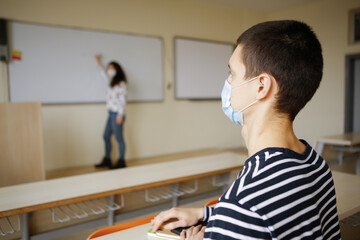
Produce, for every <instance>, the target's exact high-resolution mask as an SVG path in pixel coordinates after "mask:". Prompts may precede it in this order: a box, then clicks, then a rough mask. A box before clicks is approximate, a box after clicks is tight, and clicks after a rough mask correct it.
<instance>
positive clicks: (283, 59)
mask: <svg viewBox="0 0 360 240" xmlns="http://www.w3.org/2000/svg"><path fill="white" fill-rule="evenodd" d="M237 43H238V44H239V45H241V46H242V56H240V57H241V58H242V62H243V64H244V65H245V67H246V72H245V79H247V78H251V77H255V76H257V75H259V74H261V73H268V74H270V75H272V76H273V77H274V78H275V80H276V82H277V84H278V86H279V92H278V94H277V97H276V98H277V103H276V109H277V110H278V111H279V112H280V113H285V114H287V115H288V116H289V117H290V119H291V121H293V120H294V119H295V116H296V115H297V114H298V112H299V111H300V110H301V109H302V108H303V107H304V106H305V105H306V103H307V102H308V101H309V100H310V99H311V98H312V96H313V95H314V93H315V92H316V90H317V88H318V87H319V84H320V81H321V78H322V70H323V57H322V50H321V45H320V42H319V40H318V39H317V37H316V35H315V33H314V32H313V31H312V30H311V28H310V27H309V26H308V25H306V24H305V23H302V22H298V21H293V20H283V21H270V22H264V23H260V24H257V25H255V26H253V27H251V28H249V29H248V30H246V31H245V32H244V33H243V34H241V36H240V37H239V38H238V40H237Z"/></svg>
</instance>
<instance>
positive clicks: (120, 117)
mask: <svg viewBox="0 0 360 240" xmlns="http://www.w3.org/2000/svg"><path fill="white" fill-rule="evenodd" d="M122 123H123V117H122V116H117V117H116V124H117V125H121V124H122Z"/></svg>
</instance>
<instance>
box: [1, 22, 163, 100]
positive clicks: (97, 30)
mask: <svg viewBox="0 0 360 240" xmlns="http://www.w3.org/2000/svg"><path fill="white" fill-rule="evenodd" d="M10 22H12V23H21V24H32V25H39V26H46V27H53V28H66V29H72V30H82V31H94V32H100V33H112V34H120V35H127V36H137V37H149V38H156V39H159V40H160V41H161V53H160V55H161V70H160V71H161V77H162V79H161V83H162V84H161V89H160V92H161V99H160V100H127V102H128V103H162V102H164V98H165V92H164V91H165V87H164V82H165V81H164V76H165V73H164V37H162V36H159V35H151V34H139V33H132V32H121V31H113V30H105V29H98V28H89V27H80V26H67V25H61V24H48V23H39V22H33V21H21V20H15V19H6V24H7V31H9V26H8V25H9V23H10ZM8 47H9V51H10V50H11V49H12V39H10V34H9V33H8ZM11 61H14V60H12V55H11V54H10V56H9V61H8V62H7V72H8V96H9V102H17V101H13V100H12V97H11V81H10V71H9V64H10V62H11ZM103 103H106V100H104V101H84V102H77V101H74V102H42V101H41V105H88V104H103Z"/></svg>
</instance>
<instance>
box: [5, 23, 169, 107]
mask: <svg viewBox="0 0 360 240" xmlns="http://www.w3.org/2000/svg"><path fill="white" fill-rule="evenodd" d="M8 29H9V42H10V48H11V49H15V50H19V51H21V53H22V54H21V60H12V61H11V62H10V64H9V81H10V99H11V101H12V102H27V101H41V102H42V103H45V104H46V103H48V104H57V103H60V104H61V103H97V102H105V96H106V90H107V87H108V84H107V83H106V82H104V80H103V79H102V78H101V76H100V75H99V69H97V65H96V61H95V58H94V56H95V54H101V55H102V61H103V63H104V64H108V63H109V62H110V61H112V60H115V61H117V62H119V63H120V65H121V66H122V67H123V69H124V71H125V73H126V75H127V79H128V100H129V101H162V100H163V67H162V66H163V64H162V40H161V39H160V38H156V37H147V36H138V35H128V34H119V33H112V32H101V31H92V30H83V29H73V28H64V27H55V26H47V25H36V24H28V23H20V22H9V27H8Z"/></svg>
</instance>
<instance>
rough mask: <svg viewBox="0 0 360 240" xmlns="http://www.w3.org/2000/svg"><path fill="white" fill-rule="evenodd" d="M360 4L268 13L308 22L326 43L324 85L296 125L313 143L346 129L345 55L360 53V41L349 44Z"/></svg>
mask: <svg viewBox="0 0 360 240" xmlns="http://www.w3.org/2000/svg"><path fill="white" fill-rule="evenodd" d="M359 7H360V1H358V0H318V1H314V2H312V3H309V4H306V5H303V6H299V7H296V8H292V9H288V10H285V11H280V12H276V13H271V14H269V15H268V20H278V19H295V20H301V21H304V22H306V23H308V24H309V25H310V26H312V28H313V30H314V31H315V33H316V34H317V36H318V38H319V40H320V42H321V44H322V48H323V55H324V75H323V79H322V82H321V84H320V88H319V90H318V91H317V93H316V94H315V96H314V98H313V99H312V100H311V101H310V103H308V105H307V106H306V107H305V108H304V109H303V110H302V111H301V112H300V114H299V116H298V117H297V119H296V120H295V124H294V126H295V131H296V132H297V133H298V137H303V138H305V139H309V140H310V144H313V143H314V141H315V140H316V137H317V136H326V135H333V134H340V133H343V131H344V121H345V116H344V113H345V55H346V54H350V53H360V44H359V43H357V44H349V39H348V12H349V10H350V9H354V8H355V9H356V8H359ZM359 94H360V93H359Z"/></svg>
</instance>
